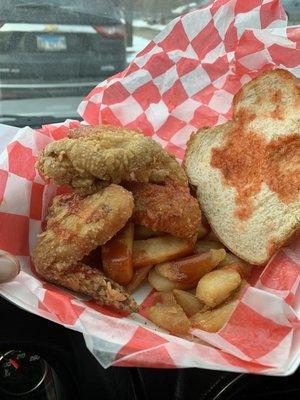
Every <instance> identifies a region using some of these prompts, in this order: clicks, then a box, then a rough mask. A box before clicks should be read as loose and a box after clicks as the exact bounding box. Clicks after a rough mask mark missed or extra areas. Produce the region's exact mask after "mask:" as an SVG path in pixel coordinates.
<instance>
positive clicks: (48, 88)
mask: <svg viewBox="0 0 300 400" xmlns="http://www.w3.org/2000/svg"><path fill="white" fill-rule="evenodd" d="M210 1H212V0H193V1H188V0H164V1H158V0H0V122H2V123H7V124H10V125H15V126H24V125H36V126H39V125H41V124H43V123H47V122H57V121H61V120H65V119H66V118H79V116H78V114H77V107H78V104H79V103H80V102H81V100H82V99H83V98H84V96H86V95H87V94H88V93H89V92H90V91H91V89H93V88H94V87H95V86H96V85H97V84H99V83H100V82H101V81H103V80H105V79H107V78H108V77H110V76H112V75H115V74H117V73H118V72H120V71H122V70H124V69H125V68H126V66H127V65H128V64H129V63H130V62H131V61H132V60H133V59H134V57H135V55H136V54H137V53H138V52H139V51H141V50H142V49H143V48H144V47H145V46H146V45H147V44H148V42H149V41H150V40H151V39H153V37H154V36H155V35H157V34H158V33H159V32H160V31H161V30H162V29H164V27H165V26H166V24H167V23H168V22H169V21H171V20H172V19H174V18H176V17H178V16H180V15H182V14H185V13H187V12H190V11H192V10H195V9H197V8H199V7H203V6H204V5H205V4H207V3H208V2H210ZM284 4H285V7H286V11H287V13H288V14H289V17H290V19H292V22H294V21H295V20H296V21H300V7H295V6H294V5H293V4H294V3H293V2H292V1H291V2H285V3H284Z"/></svg>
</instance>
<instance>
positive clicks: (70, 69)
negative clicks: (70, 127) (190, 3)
mask: <svg viewBox="0 0 300 400" xmlns="http://www.w3.org/2000/svg"><path fill="white" fill-rule="evenodd" d="M0 15H1V22H0V79H1V81H0V90H1V92H0V94H1V97H2V99H11V98H22V97H23V98H24V97H30V98H34V97H40V96H44V95H45V94H46V95H47V96H49V95H50V96H57V95H60V94H62V95H63V96H66V95H67V94H70V93H74V92H78V94H82V93H87V92H88V91H89V89H90V88H91V87H93V86H95V85H96V84H97V83H98V82H100V81H101V80H103V79H105V78H106V77H107V76H110V75H113V74H115V73H116V72H118V71H120V70H122V69H124V67H125V66H126V45H125V24H124V20H123V19H122V17H121V14H120V12H119V11H118V8H117V7H116V5H115V3H114V1H113V0H1V2H0Z"/></svg>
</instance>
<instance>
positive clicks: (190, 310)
mask: <svg viewBox="0 0 300 400" xmlns="http://www.w3.org/2000/svg"><path fill="white" fill-rule="evenodd" d="M173 293H174V296H175V299H176V301H177V303H178V304H179V305H180V307H181V308H182V309H183V311H184V312H185V313H186V315H187V316H188V317H192V316H193V315H194V314H196V313H197V312H199V311H201V310H202V309H203V303H201V302H200V301H199V300H198V299H197V297H196V296H195V295H193V294H192V293H189V292H186V291H185V290H180V289H174V290H173Z"/></svg>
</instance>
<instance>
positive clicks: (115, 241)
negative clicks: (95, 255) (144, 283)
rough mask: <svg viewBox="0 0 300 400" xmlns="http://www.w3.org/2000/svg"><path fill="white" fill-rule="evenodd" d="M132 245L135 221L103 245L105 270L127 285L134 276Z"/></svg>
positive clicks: (113, 277)
mask: <svg viewBox="0 0 300 400" xmlns="http://www.w3.org/2000/svg"><path fill="white" fill-rule="evenodd" d="M132 245H133V223H129V224H127V225H126V226H125V227H124V228H123V229H121V230H120V231H119V232H118V233H117V234H116V235H115V236H114V237H113V238H112V239H111V240H109V241H108V242H107V243H105V244H104V245H103V246H102V264H103V271H104V273H105V274H106V275H107V276H108V277H109V278H111V279H112V280H114V281H115V282H117V283H119V284H120V285H127V284H128V283H129V282H130V281H131V279H132V276H133V264H132Z"/></svg>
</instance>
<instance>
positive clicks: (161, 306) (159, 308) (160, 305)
mask: <svg viewBox="0 0 300 400" xmlns="http://www.w3.org/2000/svg"><path fill="white" fill-rule="evenodd" d="M155 301H156V304H155V305H154V306H152V307H150V308H149V309H148V318H149V319H150V321H152V322H154V323H155V324H156V325H158V326H160V327H161V328H164V329H167V330H168V331H169V332H171V333H175V334H178V335H185V334H187V333H188V331H189V328H190V326H191V323H190V321H189V319H188V317H187V316H186V315H185V313H184V311H183V309H182V308H181V307H180V306H179V305H178V304H177V302H176V300H175V297H174V295H173V293H172V292H162V293H159V294H157V296H156V299H155Z"/></svg>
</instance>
